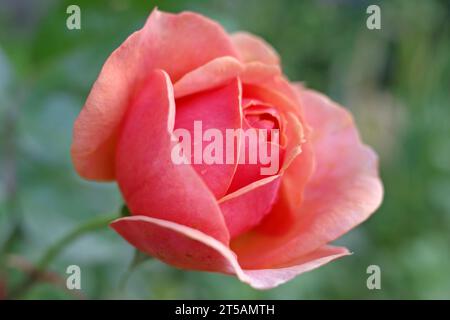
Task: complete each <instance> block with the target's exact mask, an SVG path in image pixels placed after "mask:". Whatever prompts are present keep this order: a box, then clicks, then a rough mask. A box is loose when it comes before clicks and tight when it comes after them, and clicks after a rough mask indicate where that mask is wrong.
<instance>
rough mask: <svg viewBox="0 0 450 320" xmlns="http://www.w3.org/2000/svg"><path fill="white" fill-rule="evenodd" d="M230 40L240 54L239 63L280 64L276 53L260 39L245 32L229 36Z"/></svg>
mask: <svg viewBox="0 0 450 320" xmlns="http://www.w3.org/2000/svg"><path fill="white" fill-rule="evenodd" d="M231 39H232V41H233V44H234V45H235V47H236V49H237V51H238V52H239V54H240V57H241V61H243V62H254V61H259V62H262V63H264V64H276V65H278V64H280V58H279V56H278V54H277V53H276V51H275V50H274V49H273V48H272V47H271V46H270V45H269V44H268V43H267V42H266V41H265V40H263V39H262V38H260V37H258V36H255V35H253V34H250V33H247V32H237V33H235V34H233V35H231Z"/></svg>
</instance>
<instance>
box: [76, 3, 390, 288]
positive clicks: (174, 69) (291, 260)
mask: <svg viewBox="0 0 450 320" xmlns="http://www.w3.org/2000/svg"><path fill="white" fill-rule="evenodd" d="M196 120H201V121H202V124H203V127H207V128H216V129H218V130H220V132H225V130H226V129H240V128H256V129H258V130H259V129H262V128H268V129H271V128H278V129H279V130H280V142H279V156H280V168H279V170H278V171H277V172H276V173H275V174H273V175H269V176H264V175H261V172H260V168H261V167H262V166H263V164H262V163H260V162H258V163H256V164H240V163H231V164H230V163H227V164H204V163H194V164H175V163H174V162H173V161H172V159H171V152H172V150H173V148H174V146H175V145H177V143H178V140H177V139H176V137H174V134H173V132H174V130H175V129H176V128H184V129H187V130H189V131H192V130H193V122H194V121H196ZM245 148H246V150H245V151H246V152H249V153H251V152H255V150H253V149H252V147H251V146H248V145H247V146H246V147H245ZM71 152H72V158H73V163H74V166H75V168H76V170H77V172H78V173H79V174H80V175H81V176H82V177H84V178H86V179H90V180H99V181H112V180H115V181H117V183H118V185H119V187H120V190H121V192H122V195H123V197H124V199H125V202H126V204H127V206H128V207H129V209H130V212H131V213H132V215H131V216H129V217H124V218H120V219H117V220H115V221H114V222H113V223H112V224H111V226H112V228H114V230H116V231H117V232H118V233H119V234H120V235H121V236H122V237H124V238H125V239H126V240H127V241H128V242H129V243H131V244H132V245H133V246H135V247H136V248H138V249H139V250H141V251H143V252H145V253H147V254H149V255H151V256H153V257H156V258H158V259H160V260H162V261H164V262H166V263H168V264H170V265H173V266H175V267H179V268H183V269H190V270H201V271H212V272H221V273H226V274H232V275H235V276H236V277H238V278H239V280H241V281H243V282H245V283H248V284H250V285H251V286H252V287H254V288H258V289H265V288H272V287H275V286H277V285H279V284H281V283H284V282H286V281H288V280H290V279H292V278H294V277H295V276H296V275H298V274H300V273H303V272H306V271H309V270H312V269H314V268H317V267H319V266H321V265H323V264H325V263H327V262H329V261H332V260H334V259H336V258H339V257H342V256H345V255H348V254H349V251H348V250H347V249H346V248H342V247H336V246H331V245H329V243H330V242H331V241H333V240H335V239H336V238H338V237H340V236H341V235H343V234H344V233H346V232H348V231H349V230H351V229H352V228H354V227H355V226H357V225H358V224H360V223H361V222H362V221H364V220H365V219H367V218H368V217H369V216H370V215H371V214H372V213H373V212H374V211H375V210H376V209H377V207H378V206H379V205H380V203H381V200H382V193H383V191H382V184H381V181H380V179H379V177H378V170H377V156H376V154H375V153H374V152H373V151H372V150H371V149H370V148H369V147H367V146H365V145H363V144H362V142H361V140H360V138H359V136H358V132H357V129H356V128H355V124H354V122H353V120H352V117H351V115H350V114H349V112H347V111H346V110H345V109H343V108H342V107H340V106H338V105H337V104H336V103H334V102H333V101H331V100H330V99H328V98H327V97H326V96H324V95H322V94H320V93H318V92H315V91H313V90H309V89H306V88H304V87H303V86H302V85H300V84H295V83H290V82H289V81H288V80H287V79H286V78H285V77H284V76H283V74H282V72H281V67H280V59H279V57H278V55H277V53H276V52H275V51H274V50H273V49H272V48H271V47H270V46H269V45H268V44H267V43H266V42H264V41H263V40H262V39H260V38H258V37H256V36H254V35H251V34H248V33H235V34H231V35H230V34H227V33H226V32H225V31H224V29H223V28H222V27H221V26H220V25H218V24H217V23H215V22H214V21H211V20H209V19H208V18H205V17H203V16H201V15H198V14H195V13H190V12H183V13H180V14H169V13H164V12H161V11H158V10H156V9H155V10H154V11H153V12H152V13H151V15H150V16H149V18H148V20H147V22H146V23H145V25H144V27H143V28H142V29H141V30H139V31H137V32H135V33H133V34H132V35H131V36H130V37H129V38H128V39H127V40H126V41H125V42H124V43H123V44H122V45H121V46H120V47H119V48H118V49H117V50H115V51H114V52H113V53H112V54H111V56H110V57H109V58H108V59H107V61H106V62H105V64H104V66H103V68H102V70H101V73H100V75H99V77H98V79H97V81H96V82H95V84H94V86H93V88H92V91H91V93H90V94H89V97H88V99H87V101H86V104H85V105H84V107H83V110H82V111H81V113H80V115H79V117H78V119H77V120H76V122H75V128H74V137H73V145H72V150H71ZM235 162H236V161H235Z"/></svg>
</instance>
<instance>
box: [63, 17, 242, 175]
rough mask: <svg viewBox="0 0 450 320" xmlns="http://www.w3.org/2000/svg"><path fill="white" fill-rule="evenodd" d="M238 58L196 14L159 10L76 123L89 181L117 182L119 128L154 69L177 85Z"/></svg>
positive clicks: (108, 70) (78, 159)
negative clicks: (199, 71)
mask: <svg viewBox="0 0 450 320" xmlns="http://www.w3.org/2000/svg"><path fill="white" fill-rule="evenodd" d="M221 56H237V53H236V51H235V49H234V47H233V45H232V43H231V41H230V39H229V37H228V35H227V34H226V32H225V31H224V30H223V29H222V27H221V26H220V25H218V24H217V23H215V22H213V21H211V20H209V19H207V18H205V17H203V16H201V15H198V14H195V13H190V12H184V13H180V14H168V13H163V12H160V11H158V10H156V9H155V10H154V11H153V12H152V14H151V15H150V17H149V18H148V20H147V22H146V24H145V26H144V27H143V28H142V29H141V30H139V31H137V32H135V33H133V34H132V35H131V36H130V37H129V38H128V39H127V40H126V41H125V42H124V43H123V44H122V45H121V46H120V47H119V48H118V49H117V50H115V51H114V52H113V53H112V54H111V56H110V57H109V58H108V60H107V61H106V62H105V64H104V66H103V68H102V71H101V73H100V75H99V77H98V79H97V81H96V82H95V84H94V86H93V88H92V90H91V93H90V94H89V97H88V99H87V101H86V104H85V105H84V107H83V110H82V111H81V113H80V115H79V117H78V119H77V120H76V122H75V128H74V135H73V144H72V149H71V152H72V159H73V162H74V165H75V168H76V170H77V172H78V173H79V174H80V175H81V176H82V177H84V178H87V179H94V180H112V179H114V178H115V173H114V154H115V147H116V143H117V137H118V131H119V125H120V122H121V120H122V118H123V116H124V114H125V112H126V110H127V108H128V106H129V103H130V100H131V99H132V97H133V95H134V94H135V93H136V91H139V89H140V88H141V86H142V85H143V81H144V80H145V79H146V77H147V74H148V73H149V72H151V71H152V70H153V69H164V70H165V71H166V72H167V73H168V74H169V75H170V77H171V79H172V80H173V81H177V80H178V79H180V78H181V77H182V76H183V75H184V74H185V73H187V72H189V71H191V70H193V69H196V68H198V67H200V66H202V65H204V64H205V63H208V62H209V61H211V60H212V59H215V58H217V57H221Z"/></svg>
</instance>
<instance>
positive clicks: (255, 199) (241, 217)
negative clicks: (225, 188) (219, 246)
mask: <svg viewBox="0 0 450 320" xmlns="http://www.w3.org/2000/svg"><path fill="white" fill-rule="evenodd" d="M279 185H280V175H275V176H270V177H266V178H264V179H261V180H259V181H257V182H255V183H253V184H251V185H249V186H247V187H244V188H242V189H240V190H238V191H236V192H233V193H231V194H229V195H227V196H225V197H224V198H222V199H221V200H220V201H219V204H220V209H221V210H222V213H223V216H224V218H225V222H226V224H227V228H228V232H229V233H230V237H231V239H232V238H234V237H236V236H238V235H240V234H242V233H244V232H246V231H248V230H250V229H251V228H253V227H255V226H256V225H257V224H258V223H259V222H260V221H261V220H262V219H263V218H264V216H265V215H266V214H267V213H269V212H270V210H271V209H272V205H273V203H274V202H275V200H276V196H277V193H278V188H279Z"/></svg>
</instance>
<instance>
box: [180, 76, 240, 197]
mask: <svg viewBox="0 0 450 320" xmlns="http://www.w3.org/2000/svg"><path fill="white" fill-rule="evenodd" d="M176 103H177V115H176V121H175V128H183V129H187V130H189V132H190V133H191V137H192V148H191V149H192V152H191V158H192V159H191V164H192V166H193V167H194V169H195V170H196V171H197V173H198V174H199V175H200V176H201V177H202V178H203V181H204V182H205V183H206V185H207V186H208V187H209V188H210V190H211V191H212V192H213V193H214V195H215V196H216V197H218V198H220V197H222V196H223V195H225V193H226V191H227V190H228V187H229V186H230V184H231V180H232V179H233V176H234V173H235V171H236V166H237V164H236V163H237V161H233V164H225V161H224V163H223V164H205V163H203V162H202V163H200V164H195V163H194V159H193V158H194V153H195V147H194V144H195V143H197V144H198V141H194V139H196V138H197V139H202V137H197V136H196V133H195V132H194V122H195V121H201V124H202V132H201V134H202V135H203V133H204V132H205V131H206V130H208V129H217V130H220V132H221V133H222V136H223V137H224V139H223V144H222V150H223V153H224V158H225V155H226V150H227V149H226V147H227V145H226V139H225V136H226V130H227V129H233V130H236V129H240V128H241V127H242V111H241V86H240V83H239V80H238V79H236V78H235V79H233V80H231V82H230V83H229V84H227V85H224V86H222V87H220V88H216V89H212V90H209V91H205V92H199V93H196V94H193V95H190V96H187V97H185V98H181V99H177V102H176ZM209 143H210V142H204V143H202V145H203V149H204V148H205V147H206V146H207V145H209ZM198 149H199V150H200V148H198ZM203 149H202V150H203ZM202 154H203V151H202ZM235 157H236V158H237V155H235Z"/></svg>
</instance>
